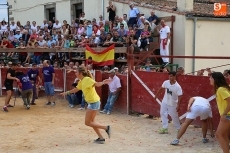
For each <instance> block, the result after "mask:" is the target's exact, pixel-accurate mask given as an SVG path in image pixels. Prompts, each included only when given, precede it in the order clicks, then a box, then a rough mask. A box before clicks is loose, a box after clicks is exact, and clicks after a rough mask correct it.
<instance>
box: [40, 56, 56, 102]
mask: <svg viewBox="0 0 230 153" xmlns="http://www.w3.org/2000/svg"><path fill="white" fill-rule="evenodd" d="M42 73H43V81H44V87H45V93H46V95H47V99H48V102H47V103H46V105H52V106H55V98H54V78H55V72H54V68H53V67H52V66H50V65H49V62H48V61H47V60H44V61H43V68H42Z"/></svg>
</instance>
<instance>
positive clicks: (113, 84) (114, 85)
mask: <svg viewBox="0 0 230 153" xmlns="http://www.w3.org/2000/svg"><path fill="white" fill-rule="evenodd" d="M109 79H112V81H111V82H110V83H109V84H108V85H109V91H110V92H115V91H117V89H118V88H120V87H121V81H120V79H119V78H118V77H117V76H116V75H115V76H114V77H113V78H109Z"/></svg>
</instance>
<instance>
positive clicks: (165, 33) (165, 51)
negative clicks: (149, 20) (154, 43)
mask: <svg viewBox="0 0 230 153" xmlns="http://www.w3.org/2000/svg"><path fill="white" fill-rule="evenodd" d="M161 27H162V28H161V29H160V30H159V29H158V31H159V33H160V39H161V43H160V55H161V56H169V43H170V28H169V26H167V25H166V24H165V21H164V20H161ZM162 60H163V65H164V66H166V65H168V64H169V57H162Z"/></svg>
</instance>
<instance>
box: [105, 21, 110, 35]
mask: <svg viewBox="0 0 230 153" xmlns="http://www.w3.org/2000/svg"><path fill="white" fill-rule="evenodd" d="M110 24H111V23H110V21H108V20H106V21H105V25H104V31H105V32H106V33H108V32H110V26H111V25H110Z"/></svg>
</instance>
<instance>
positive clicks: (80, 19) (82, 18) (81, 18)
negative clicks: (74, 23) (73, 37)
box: [79, 12, 86, 24]
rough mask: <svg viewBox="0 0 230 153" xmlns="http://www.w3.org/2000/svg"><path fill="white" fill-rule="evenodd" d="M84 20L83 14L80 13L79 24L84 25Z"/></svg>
mask: <svg viewBox="0 0 230 153" xmlns="http://www.w3.org/2000/svg"><path fill="white" fill-rule="evenodd" d="M85 20H86V18H85V12H82V13H81V15H80V18H79V22H80V23H81V24H84V22H85Z"/></svg>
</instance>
